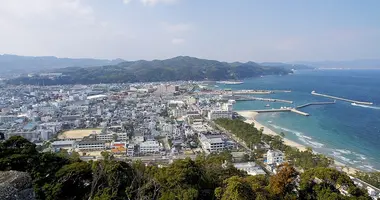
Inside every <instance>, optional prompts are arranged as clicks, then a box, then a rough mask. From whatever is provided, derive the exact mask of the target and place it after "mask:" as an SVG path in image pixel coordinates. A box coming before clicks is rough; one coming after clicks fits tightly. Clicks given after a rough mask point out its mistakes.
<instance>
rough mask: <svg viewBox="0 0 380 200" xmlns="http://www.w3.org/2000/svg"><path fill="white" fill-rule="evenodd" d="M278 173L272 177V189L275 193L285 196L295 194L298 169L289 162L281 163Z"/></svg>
mask: <svg viewBox="0 0 380 200" xmlns="http://www.w3.org/2000/svg"><path fill="white" fill-rule="evenodd" d="M277 169H278V173H277V174H276V175H273V176H272V177H271V178H270V185H269V186H270V189H271V192H272V193H273V194H274V195H281V196H285V195H287V194H293V190H294V189H295V180H296V178H297V175H298V173H297V171H296V170H295V169H294V168H293V167H292V166H290V165H289V164H288V163H284V164H282V165H280V166H279V167H278V168H277Z"/></svg>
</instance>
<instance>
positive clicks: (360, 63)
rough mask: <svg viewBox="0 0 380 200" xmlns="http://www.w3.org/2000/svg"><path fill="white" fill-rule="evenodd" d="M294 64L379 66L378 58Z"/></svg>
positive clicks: (379, 60) (351, 66)
mask: <svg viewBox="0 0 380 200" xmlns="http://www.w3.org/2000/svg"><path fill="white" fill-rule="evenodd" d="M294 63H295V64H304V65H309V66H314V67H317V68H357V69H365V68H367V69H368V68H380V59H360V60H349V61H318V62H307V61H304V62H301V61H300V62H294Z"/></svg>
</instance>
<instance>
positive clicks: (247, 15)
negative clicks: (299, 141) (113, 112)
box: [0, 0, 380, 61]
mask: <svg viewBox="0 0 380 200" xmlns="http://www.w3.org/2000/svg"><path fill="white" fill-rule="evenodd" d="M379 9H380V1H379V0H372V1H371V0H260V1H258V0H257V1H256V0H0V54H18V55H32V56H42V55H53V56H58V57H76V58H78V57H92V58H110V59H112V58H123V59H127V60H137V59H149V60H150V59H163V58H169V57H174V56H178V55H189V56H196V57H200V58H209V59H218V60H223V61H248V60H252V61H297V60H308V61H316V60H351V59H359V58H380V11H379Z"/></svg>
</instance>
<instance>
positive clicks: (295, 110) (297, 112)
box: [251, 101, 336, 116]
mask: <svg viewBox="0 0 380 200" xmlns="http://www.w3.org/2000/svg"><path fill="white" fill-rule="evenodd" d="M335 103H336V101H332V102H310V103H306V104H303V105H300V106H297V107H295V108H291V107H281V108H279V109H273V108H272V109H263V110H251V111H253V112H257V113H269V112H293V113H296V114H299V115H302V116H310V114H309V113H306V112H303V111H300V110H298V109H300V108H305V107H308V106H313V105H328V104H335Z"/></svg>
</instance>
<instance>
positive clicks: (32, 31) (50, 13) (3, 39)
mask: <svg viewBox="0 0 380 200" xmlns="http://www.w3.org/2000/svg"><path fill="white" fill-rule="evenodd" d="M87 2H89V1H85V0H33V1H29V0H28V1H25V0H0V44H1V45H0V54H1V53H9V54H18V55H33V56H41V55H55V56H61V57H111V58H112V57H116V56H120V55H122V54H123V53H124V52H123V51H122V50H121V49H122V46H125V45H127V44H129V43H130V42H131V41H132V40H134V39H135V38H136V36H135V35H137V34H136V33H135V31H134V30H136V29H133V30H132V28H130V27H129V26H127V27H128V28H125V27H124V26H120V22H119V21H118V22H116V20H115V21H106V20H104V19H105V18H104V17H101V15H100V13H97V12H96V10H95V7H92V5H89V4H88V3H87ZM98 9H99V8H98ZM124 25H129V23H128V22H124ZM116 48H118V50H117V51H118V55H116V50H115V49H116Z"/></svg>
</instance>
